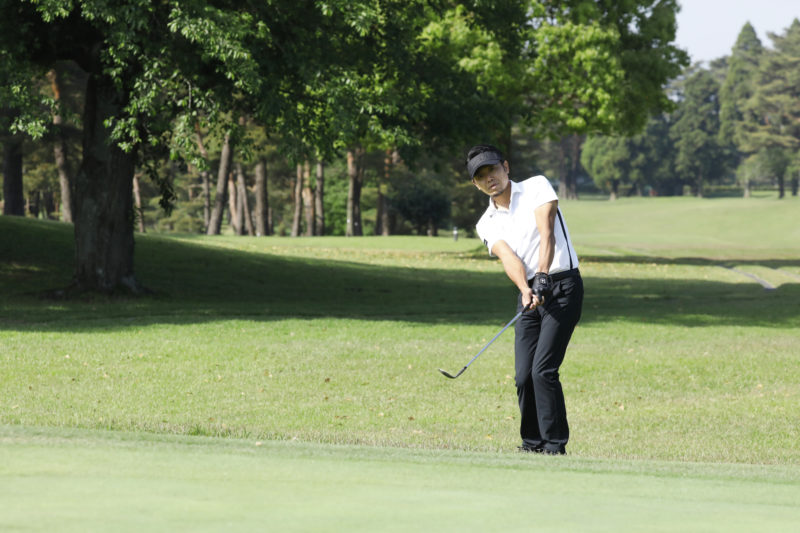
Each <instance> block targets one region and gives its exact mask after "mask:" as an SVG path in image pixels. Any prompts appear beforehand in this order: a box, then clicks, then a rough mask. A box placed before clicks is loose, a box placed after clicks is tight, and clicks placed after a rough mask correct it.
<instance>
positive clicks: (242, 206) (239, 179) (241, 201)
mask: <svg viewBox="0 0 800 533" xmlns="http://www.w3.org/2000/svg"><path fill="white" fill-rule="evenodd" d="M236 188H237V193H238V194H237V197H238V206H239V218H244V228H245V229H246V230H247V234H248V235H250V236H251V237H252V236H253V235H255V234H256V232H255V230H254V229H253V217H252V215H251V214H250V201H249V199H248V198H247V177H246V176H245V175H244V168H243V167H242V164H241V163H240V162H239V161H237V162H236Z"/></svg>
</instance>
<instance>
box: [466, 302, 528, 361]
mask: <svg viewBox="0 0 800 533" xmlns="http://www.w3.org/2000/svg"><path fill="white" fill-rule="evenodd" d="M523 312H525V309H524V308H523V309H522V311H520V312H519V313H517V314H516V316H515V317H514V318H512V319H511V320H509V322H508V324H506V325H505V326H503V329H501V330H500V331H498V332H497V335H495V336H494V337H492V340H490V341H489V342H487V343H486V346H484V347H483V348H481V351H480V352H478V353H477V354H475V357H473V358H472V359H470V361H469V363H467V366H469V365H471V364H472V361H474V360H475V359H477V358H478V356H479V355H480V354H482V353H483V352H485V351H486V348H488V347H489V346H491V345H492V343H493V342H494V341H496V340H497V337H499V336H500V335H502V334H503V332H504V331H505V330H507V329H508V328H509V327H511V325H512V324H513V323H514V322H516V321H517V319H518V318H519V317H521V316H522V313H523ZM467 366H465V367H464V368H463V370H462V372H463V371H464V370H466V369H467Z"/></svg>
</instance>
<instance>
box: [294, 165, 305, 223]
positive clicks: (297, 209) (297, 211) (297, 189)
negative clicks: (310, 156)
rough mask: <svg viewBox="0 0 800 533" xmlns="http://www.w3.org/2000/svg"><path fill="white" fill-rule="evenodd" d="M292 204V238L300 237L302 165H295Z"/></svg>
mask: <svg viewBox="0 0 800 533" xmlns="http://www.w3.org/2000/svg"><path fill="white" fill-rule="evenodd" d="M292 201H293V202H294V215H293V216H292V237H299V236H300V224H301V222H302V217H303V165H302V163H297V174H296V177H295V181H294V191H293V193H292Z"/></svg>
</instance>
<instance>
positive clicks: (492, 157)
mask: <svg viewBox="0 0 800 533" xmlns="http://www.w3.org/2000/svg"><path fill="white" fill-rule="evenodd" d="M503 161H504V159H503V156H502V155H500V154H499V153H498V152H483V153H480V154H478V155H476V156H475V157H473V158H472V159H470V160H469V163H467V172H469V177H470V179H474V178H475V173H476V172H478V169H479V168H481V167H485V166H486V165H496V164H498V163H502V162H503Z"/></svg>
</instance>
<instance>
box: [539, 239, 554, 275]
mask: <svg viewBox="0 0 800 533" xmlns="http://www.w3.org/2000/svg"><path fill="white" fill-rule="evenodd" d="M555 251H556V247H555V237H554V235H553V234H552V233H551V234H550V238H549V239H542V241H541V243H540V244H539V267H538V268H537V269H536V272H544V273H545V274H547V273H548V272H550V266H551V265H552V264H553V257H554V256H555Z"/></svg>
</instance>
